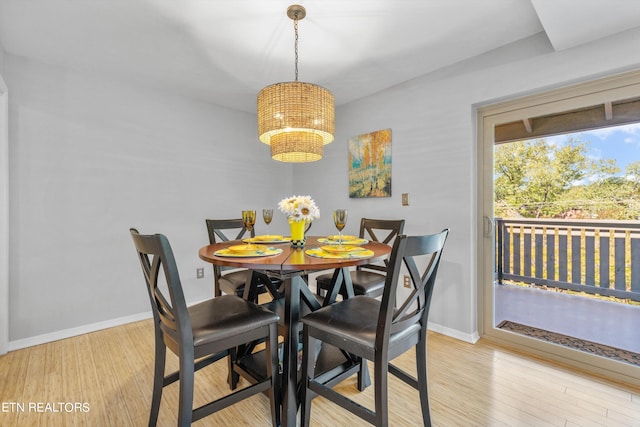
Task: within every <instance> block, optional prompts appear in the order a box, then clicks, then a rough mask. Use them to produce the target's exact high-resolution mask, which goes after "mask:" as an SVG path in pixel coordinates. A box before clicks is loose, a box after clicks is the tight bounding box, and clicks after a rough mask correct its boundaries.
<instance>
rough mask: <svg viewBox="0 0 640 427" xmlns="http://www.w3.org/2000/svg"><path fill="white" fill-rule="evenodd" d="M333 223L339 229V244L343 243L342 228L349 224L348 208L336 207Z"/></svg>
mask: <svg viewBox="0 0 640 427" xmlns="http://www.w3.org/2000/svg"><path fill="white" fill-rule="evenodd" d="M333 223H334V224H335V225H336V228H337V229H338V245H342V229H343V228H344V226H345V225H347V210H346V209H336V210H335V211H333Z"/></svg>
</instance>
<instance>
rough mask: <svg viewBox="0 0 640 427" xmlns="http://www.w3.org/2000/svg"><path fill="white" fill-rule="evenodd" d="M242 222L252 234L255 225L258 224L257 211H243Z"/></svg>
mask: <svg viewBox="0 0 640 427" xmlns="http://www.w3.org/2000/svg"><path fill="white" fill-rule="evenodd" d="M242 222H243V223H244V226H245V227H246V228H247V231H249V232H251V230H253V225H254V224H255V223H256V211H242Z"/></svg>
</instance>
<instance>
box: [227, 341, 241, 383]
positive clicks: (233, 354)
mask: <svg viewBox="0 0 640 427" xmlns="http://www.w3.org/2000/svg"><path fill="white" fill-rule="evenodd" d="M237 360H238V351H237V349H236V348H231V349H229V355H228V356H227V369H228V371H229V374H228V376H227V383H228V384H229V387H230V388H231V390H235V389H236V387H238V381H239V380H240V375H239V374H238V373H237V372H236V371H235V370H234V369H233V366H234V365H235V364H236V361H237Z"/></svg>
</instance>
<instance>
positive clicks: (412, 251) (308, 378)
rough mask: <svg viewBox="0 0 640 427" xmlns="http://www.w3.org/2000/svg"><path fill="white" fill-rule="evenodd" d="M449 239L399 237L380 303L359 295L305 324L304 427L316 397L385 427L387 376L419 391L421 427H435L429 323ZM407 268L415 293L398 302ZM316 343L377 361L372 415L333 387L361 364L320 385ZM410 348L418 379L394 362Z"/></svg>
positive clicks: (325, 309)
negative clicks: (316, 374)
mask: <svg viewBox="0 0 640 427" xmlns="http://www.w3.org/2000/svg"><path fill="white" fill-rule="evenodd" d="M448 234H449V230H448V229H446V230H443V231H442V232H441V233H439V234H434V235H428V236H412V237H407V236H405V235H400V236H398V237H397V238H396V240H395V242H394V244H393V250H392V252H391V256H390V259H389V269H388V271H387V276H386V280H385V287H384V293H383V294H382V300H378V299H375V298H369V297H366V296H363V295H357V296H355V297H353V298H349V299H346V300H344V301H341V302H339V303H336V304H333V305H329V306H326V307H323V308H321V309H320V310H317V311H314V312H313V313H311V314H309V315H307V316H305V317H304V318H303V319H302V323H303V354H304V357H303V362H302V375H303V379H302V389H303V397H302V425H303V426H308V425H309V420H310V414H311V401H312V399H313V398H314V397H315V396H317V395H321V396H323V397H325V398H326V399H328V400H330V401H332V402H334V403H336V404H338V405H340V406H342V407H343V408H345V409H347V410H348V411H350V412H351V413H353V414H354V415H357V416H358V417H360V418H362V419H364V420H366V421H367V422H369V423H371V424H373V425H376V426H387V425H388V424H389V419H388V418H389V415H388V411H389V407H388V405H389V399H388V391H387V384H388V374H389V373H391V374H393V375H395V376H396V377H398V378H399V379H401V380H402V381H404V382H405V383H407V384H408V385H410V386H412V387H413V388H415V389H416V390H418V392H419V395H420V405H421V407H422V417H423V423H424V425H425V426H430V425H431V415H430V411H429V395H428V391H427V387H428V384H427V320H428V318H429V306H430V303H431V296H432V293H433V287H434V284H435V279H436V273H437V271H438V266H439V264H440V259H441V256H442V251H443V248H444V244H445V241H446V239H447V235H448ZM423 258H426V259H423ZM424 261H427V262H424ZM403 264H404V266H405V267H406V269H407V271H408V273H409V276H410V277H411V282H412V285H413V289H412V291H411V292H410V293H409V294H408V295H407V296H406V297H405V298H401V299H399V300H398V301H396V299H397V298H398V297H397V293H396V291H397V288H398V278H399V275H400V269H401V268H402V265H403ZM422 265H425V266H426V267H424V268H423V269H420V268H419V267H418V266H422ZM395 307H398V308H397V309H396V308H395ZM318 341H322V343H323V344H324V343H326V344H330V345H333V346H335V347H338V348H340V349H342V350H343V351H345V352H346V353H349V354H353V355H355V356H356V357H362V358H364V359H367V360H371V361H373V362H374V381H373V382H374V389H375V390H374V393H375V408H374V410H373V411H372V410H371V409H369V408H365V407H364V406H362V405H360V404H358V403H355V402H353V401H352V400H350V399H348V398H347V397H345V396H343V395H341V394H340V393H338V392H336V391H335V390H333V388H332V387H333V386H335V385H336V384H338V383H339V382H341V381H343V380H344V379H346V378H347V377H349V376H351V375H353V374H354V373H355V372H356V371H357V370H359V369H361V367H360V365H359V364H356V365H355V366H354V367H353V368H352V369H351V370H349V371H347V372H345V373H342V374H339V375H336V376H334V377H332V378H324V379H323V380H322V382H320V380H319V379H316V378H314V367H315V364H316V354H317V348H318V347H317V344H318ZM412 347H415V349H416V368H417V376H418V378H417V379H416V378H414V377H413V376H411V375H409V374H408V373H406V372H404V371H402V370H401V369H399V368H398V367H396V366H395V365H393V364H391V363H390V361H391V360H393V359H394V358H396V357H398V356H399V355H401V354H403V353H405V352H406V351H408V350H410V349H411V348H412Z"/></svg>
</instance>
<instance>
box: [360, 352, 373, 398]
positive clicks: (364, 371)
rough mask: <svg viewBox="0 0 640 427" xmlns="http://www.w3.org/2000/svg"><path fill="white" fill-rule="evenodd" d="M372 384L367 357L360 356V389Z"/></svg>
mask: <svg viewBox="0 0 640 427" xmlns="http://www.w3.org/2000/svg"><path fill="white" fill-rule="evenodd" d="M370 385H371V377H370V376H369V365H368V364H367V359H364V358H360V370H359V371H358V391H364V389H366V388H367V387H369V386H370Z"/></svg>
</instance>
